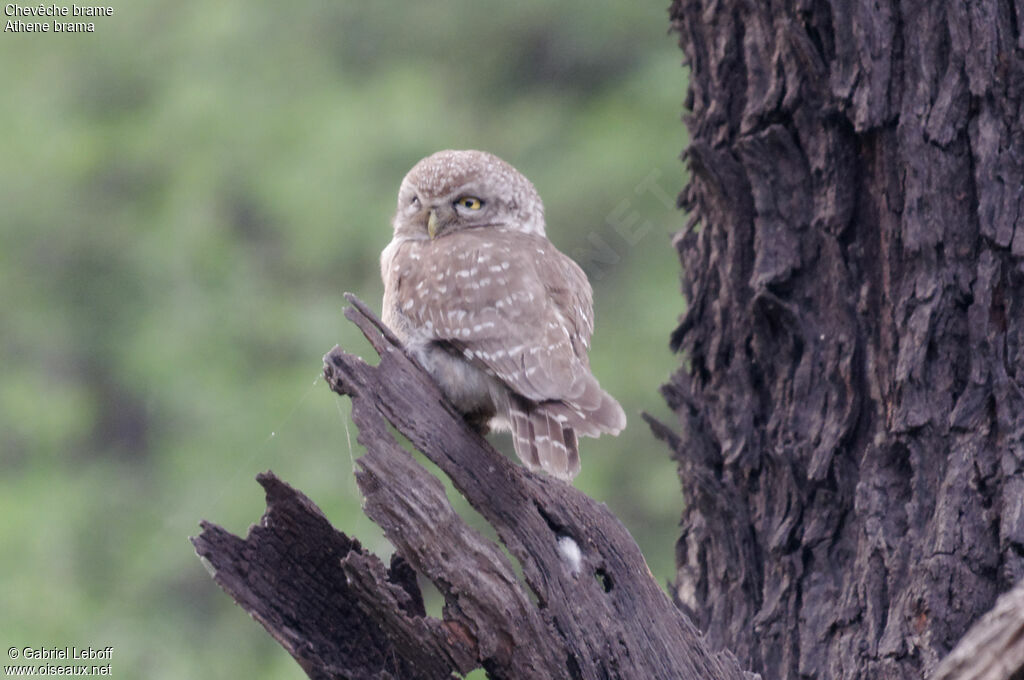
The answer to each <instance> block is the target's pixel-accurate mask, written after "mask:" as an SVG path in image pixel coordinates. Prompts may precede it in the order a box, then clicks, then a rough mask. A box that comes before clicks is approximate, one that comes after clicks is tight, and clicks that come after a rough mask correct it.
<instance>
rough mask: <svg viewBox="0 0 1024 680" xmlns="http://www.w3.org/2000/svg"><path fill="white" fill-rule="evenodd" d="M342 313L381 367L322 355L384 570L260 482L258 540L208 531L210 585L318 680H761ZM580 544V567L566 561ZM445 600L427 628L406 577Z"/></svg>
mask: <svg viewBox="0 0 1024 680" xmlns="http://www.w3.org/2000/svg"><path fill="white" fill-rule="evenodd" d="M349 299H350V300H351V301H352V302H353V304H354V307H353V308H350V309H349V310H346V316H348V317H349V319H351V320H352V321H354V322H355V323H356V324H357V325H359V327H360V328H361V329H362V331H363V333H364V334H365V335H366V337H367V338H368V339H369V340H370V342H371V344H372V345H373V346H374V348H375V349H376V350H377V352H378V353H379V354H380V357H381V359H380V363H379V364H378V365H377V366H370V365H368V364H366V363H365V362H364V361H363V360H362V359H360V358H358V357H355V356H353V355H351V354H348V353H346V352H343V351H342V350H340V349H339V348H335V349H334V350H332V351H331V352H330V353H329V354H328V355H327V356H326V357H324V373H325V376H326V377H327V380H328V382H329V384H330V386H331V388H332V389H333V390H335V391H336V392H338V393H339V394H344V395H348V396H350V397H351V398H352V418H353V420H354V421H355V423H356V425H357V426H358V428H359V442H360V443H361V444H363V445H364V446H365V447H366V454H365V455H364V456H362V457H361V458H359V459H358V461H357V462H358V465H359V468H360V469H359V471H358V472H357V475H356V476H357V481H358V484H359V487H360V489H361V491H362V492H363V495H364V496H365V499H366V502H365V506H364V507H365V511H366V513H367V515H368V516H369V517H370V518H372V519H373V520H374V521H375V522H377V523H378V524H379V525H380V526H381V528H382V529H383V530H384V533H385V535H386V536H387V537H388V539H389V540H390V541H391V543H392V544H393V545H394V546H395V550H396V555H398V556H400V557H396V558H395V559H393V560H392V565H391V568H390V569H386V568H385V567H384V565H383V564H382V563H381V561H380V560H379V559H377V558H375V557H374V556H373V555H369V554H367V553H365V552H364V551H362V550H361V549H360V547H359V544H358V543H357V542H355V541H353V540H352V539H349V538H348V537H346V536H344V535H343V534H340V533H338V532H336V531H334V530H333V529H332V528H331V527H330V525H329V524H328V523H327V521H326V520H325V519H324V518H323V516H322V515H321V514H320V513H319V511H318V510H317V509H316V508H315V506H313V505H312V503H310V502H309V501H308V499H306V498H305V497H303V496H301V495H300V494H297V493H296V492H294V491H293V490H291V489H290V488H288V487H287V486H286V485H284V484H283V483H282V482H280V481H279V480H277V479H276V478H274V477H272V476H269V475H264V476H262V477H261V480H260V481H261V483H262V484H263V485H264V487H265V488H266V490H267V499H268V510H267V513H266V514H265V515H264V517H263V520H262V522H261V523H260V525H259V526H256V527H253V528H252V530H251V531H250V534H249V537H248V538H247V539H246V540H244V541H243V540H242V539H240V538H237V537H234V536H231V535H230V534H228V533H227V532H225V531H224V530H222V529H220V528H218V527H216V526H213V525H210V524H204V531H203V533H202V534H201V535H200V536H199V537H198V538H196V539H195V544H196V548H197V551H198V552H199V554H200V555H201V556H202V557H204V558H205V559H206V560H207V562H208V563H209V564H211V565H212V568H213V570H214V578H215V579H216V580H217V582H218V583H219V584H220V585H221V586H222V587H223V588H224V589H225V590H227V591H228V592H229V593H230V594H231V595H232V597H234V598H235V600H236V601H237V602H238V603H239V604H240V605H241V606H242V607H243V608H245V609H246V610H247V611H249V612H250V613H251V614H252V615H253V616H254V617H255V618H256V619H257V620H258V621H260V622H261V623H262V624H263V625H264V626H265V627H266V628H267V630H268V631H269V632H270V633H271V634H272V635H273V636H274V637H275V638H276V639H277V640H278V641H280V642H281V643H282V644H283V645H284V646H285V648H286V649H288V651H289V652H291V653H292V655H293V656H295V658H296V659H297V660H298V661H299V663H300V664H301V665H302V666H303V668H304V669H306V672H307V674H309V676H310V677H312V678H391V677H395V678H441V677H448V676H449V675H450V674H451V673H453V672H466V671H468V670H469V669H471V668H474V667H476V666H477V665H480V666H482V667H483V668H485V669H486V670H487V672H488V675H489V676H490V677H492V678H521V679H526V678H545V679H547V678H553V679H554V678H566V679H570V678H571V679H581V678H587V679H590V678H594V679H597V678H623V679H626V678H637V679H641V678H642V679H644V680H647V679H649V678H683V679H694V680H696V679H697V678H712V677H713V678H725V679H736V680H740V679H742V678H750V677H751V676H750V675H747V674H744V673H743V672H742V671H741V669H740V667H739V665H738V664H737V662H736V660H735V658H734V657H732V656H731V655H729V654H728V653H710V652H709V651H708V649H707V647H706V645H705V643H704V641H703V640H702V639H701V637H700V635H699V634H698V633H697V632H696V630H695V629H694V627H693V626H692V624H691V623H690V622H689V620H687V618H686V617H685V615H683V614H682V613H681V612H680V611H679V610H678V609H677V608H676V607H674V606H673V604H672V601H671V600H670V599H669V598H668V597H667V596H666V594H665V593H664V592H663V591H662V590H661V588H660V587H659V585H658V583H657V582H656V581H655V580H654V578H653V577H652V576H651V573H650V571H649V570H648V569H647V565H646V563H645V562H644V559H643V556H642V555H641V554H640V551H639V549H638V548H637V546H636V544H635V543H634V542H633V540H632V538H631V537H630V535H629V533H628V532H627V531H626V529H625V527H623V526H622V524H621V523H620V522H619V521H618V520H617V519H616V518H615V517H614V516H613V515H612V514H611V513H610V512H609V511H608V509H607V508H606V507H605V506H604V505H602V504H600V503H597V502H595V501H594V500H592V499H591V498H589V497H587V496H586V495H585V494H583V493H581V492H580V491H577V490H576V489H575V488H573V487H572V486H571V485H569V484H567V483H565V482H562V481H559V480H556V479H553V478H551V477H546V476H541V475H537V474H533V473H530V472H528V471H527V470H525V469H524V468H522V467H520V466H518V465H516V464H515V463H513V462H511V461H509V460H508V459H506V458H505V457H504V456H502V455H501V454H500V453H498V452H497V451H496V450H495V449H494V448H492V447H491V446H490V445H489V444H488V443H487V441H486V440H485V439H483V438H482V437H481V436H480V435H479V434H478V433H477V432H476V431H475V430H473V429H472V428H471V427H469V426H468V425H467V424H466V422H465V421H464V420H463V418H462V417H461V416H459V415H458V414H457V413H456V412H455V411H454V410H452V408H451V407H450V406H448V405H447V403H446V402H445V401H444V400H443V398H442V397H441V394H440V392H439V391H438V388H437V386H436V385H435V384H434V383H433V381H432V380H431V379H430V377H429V376H428V375H427V374H426V373H425V372H423V370H422V369H421V368H420V367H419V366H418V365H417V364H415V363H414V362H413V361H412V360H410V359H409V358H408V357H407V356H406V355H405V353H404V352H403V351H402V349H401V346H400V344H399V343H398V341H397V340H396V339H395V338H394V337H393V336H392V335H391V334H390V333H389V332H388V331H387V330H386V329H385V328H384V327H383V326H381V324H380V322H379V321H378V320H376V318H375V317H373V315H372V314H371V313H370V312H369V310H367V309H366V308H365V307H364V306H363V305H362V304H361V303H359V302H358V301H357V300H355V299H354V298H353V297H351V296H350V297H349ZM389 425H390V426H394V428H395V429H397V431H398V432H399V433H401V434H402V435H404V436H405V437H407V438H408V440H409V441H410V442H411V443H412V444H413V446H415V447H416V448H417V449H419V450H420V451H422V452H423V453H424V454H425V455H426V456H427V457H428V458H429V459H430V460H431V461H433V462H434V463H435V464H437V466H438V467H440V468H441V470H442V471H443V472H444V473H445V474H447V475H448V476H449V477H450V478H451V480H452V482H453V483H454V485H455V487H456V488H457V489H458V490H459V491H460V492H461V493H462V494H463V496H465V498H466V499H467V500H468V501H469V503H470V504H471V505H472V506H473V507H474V508H476V510H477V511H478V512H479V513H480V514H481V515H482V516H483V517H484V519H486V520H487V521H488V522H489V523H490V524H491V525H492V526H493V527H494V529H495V531H496V532H497V534H498V536H499V538H500V540H501V542H502V543H503V544H504V546H505V547H506V548H507V549H508V552H509V553H510V554H511V556H512V557H513V558H514V559H516V560H517V561H518V563H519V565H520V567H521V569H522V578H523V581H524V582H525V583H524V582H521V581H520V579H519V577H518V576H517V574H516V571H515V569H514V568H513V565H512V564H511V563H510V561H509V559H508V558H507V557H506V556H505V554H504V553H503V552H502V550H501V548H500V547H499V546H498V545H496V544H495V543H493V542H491V541H489V540H487V539H485V538H483V537H482V536H481V535H480V534H479V533H477V532H476V531H475V530H473V529H472V528H470V527H469V526H468V525H467V524H466V523H465V522H464V521H463V520H462V518H460V517H459V516H458V515H457V514H456V513H455V512H454V511H453V509H452V507H451V505H450V504H449V502H448V499H447V497H446V495H445V491H444V488H443V486H442V485H441V483H440V481H439V480H438V479H437V478H436V477H434V476H433V475H432V474H430V473H429V472H428V471H427V470H426V469H424V468H423V467H422V466H421V465H419V464H418V463H417V462H416V461H415V460H414V459H413V458H412V456H411V455H410V454H409V452H408V451H407V450H406V449H405V448H403V447H402V446H401V445H400V444H399V443H398V441H396V439H395V436H394V434H393V433H392V430H391V429H390V427H389ZM573 546H575V548H576V549H577V550H578V557H573V556H572V550H571V548H572V547H573ZM410 567H411V568H412V569H414V570H415V572H416V573H418V574H420V575H422V576H424V577H426V578H428V579H430V580H431V581H432V582H433V583H434V585H436V586H437V588H438V589H439V590H440V591H441V593H442V594H443V595H444V597H445V602H446V606H445V610H444V620H443V621H438V620H435V619H432V618H429V617H426V616H425V615H424V613H423V607H422V599H421V596H420V594H419V590H418V588H417V587H416V584H415V579H414V578H412V577H411V576H410V574H411V572H410V571H409V568H410Z"/></svg>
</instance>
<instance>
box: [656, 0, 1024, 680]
mask: <svg viewBox="0 0 1024 680" xmlns="http://www.w3.org/2000/svg"><path fill="white" fill-rule="evenodd" d="M671 17H672V20H673V25H674V27H675V29H676V30H677V31H678V33H679V36H680V44H681V46H682V48H683V50H684V51H685V53H686V57H687V60H688V62H689V65H690V68H691V72H692V73H691V83H690V92H689V94H688V101H687V106H688V108H689V109H690V110H691V113H690V114H689V115H688V116H687V124H688V126H689V129H690V133H691V138H692V144H691V146H690V148H689V149H688V151H687V153H686V156H687V158H688V160H689V165H690V168H691V171H692V175H691V181H690V184H689V186H687V187H686V189H685V190H684V192H683V194H682V196H681V199H680V203H681V205H682V206H683V207H684V208H685V209H687V210H688V211H690V213H691V216H692V217H691V222H690V224H689V226H688V228H687V229H686V230H685V232H683V233H682V234H680V236H679V237H678V238H677V241H676V245H677V248H678V250H679V254H680V257H681V259H682V263H683V269H684V284H683V285H684V293H685V295H686V297H687V299H688V303H689V307H688V310H687V313H686V315H685V316H684V318H683V320H682V322H681V324H680V326H679V328H678V329H677V330H676V331H675V333H674V335H673V346H674V348H676V349H678V350H680V351H681V352H682V353H683V361H684V365H683V368H681V369H680V370H679V371H678V372H677V373H676V374H675V375H674V376H673V377H672V379H671V382H670V383H669V384H668V385H666V386H665V387H664V394H665V397H666V399H667V400H668V402H669V404H670V406H671V407H672V408H673V410H674V411H675V412H676V413H677V414H678V416H679V422H680V426H681V428H682V433H681V435H680V436H678V437H677V436H674V435H673V434H672V433H670V432H668V431H667V430H666V429H665V428H663V427H660V426H657V424H655V425H656V426H655V431H656V433H658V434H659V435H661V436H662V437H663V438H665V439H666V440H668V441H669V442H670V444H671V445H672V448H673V449H674V455H675V457H676V459H677V460H678V463H679V470H680V477H681V479H682V484H683V491H684V496H685V498H686V500H687V503H688V506H687V509H686V511H685V513H684V516H683V534H682V537H681V539H680V540H679V543H678V545H677V560H678V579H677V582H676V596H677V598H678V600H679V602H680V604H681V605H682V606H683V607H684V609H685V610H686V611H687V612H689V613H690V614H691V616H692V617H693V618H694V621H695V622H696V624H697V625H698V627H700V628H701V629H703V630H704V631H706V633H707V635H708V637H709V640H710V641H711V642H712V644H713V645H714V646H715V647H716V648H728V649H730V650H732V651H733V652H734V653H736V654H737V655H738V656H739V658H740V661H741V664H742V665H743V666H745V667H748V668H751V669H752V670H756V671H758V672H760V673H762V674H763V676H764V677H765V678H768V679H775V678H811V677H813V678H908V679H909V678H921V677H922V675H927V674H929V673H930V672H932V671H933V670H934V669H935V667H936V664H937V662H938V661H939V660H940V659H941V658H942V657H943V656H944V655H945V654H946V653H947V652H948V651H949V650H950V649H952V647H953V646H954V645H955V643H956V642H957V640H958V639H959V638H960V636H961V635H962V634H963V633H964V632H965V631H966V630H967V628H968V627H969V626H970V624H971V623H972V622H973V621H975V620H976V619H977V618H979V617H980V616H981V615H982V614H983V613H985V612H986V611H987V610H988V609H990V608H991V607H992V605H993V604H994V602H995V599H996V596H997V595H998V593H1000V592H1001V591H1004V590H1007V589H1008V588H1009V587H1010V586H1011V585H1012V584H1013V583H1014V582H1015V581H1017V580H1018V579H1020V578H1021V576H1024V505H1022V498H1024V475H1022V457H1024V444H1022V438H1024V390H1022V385H1024V188H1022V184H1024V133H1022V125H1021V123H1022V108H1021V106H1022V97H1024V38H1022V36H1021V33H1020V28H1019V26H1018V21H1019V20H1024V2H1022V0H1002V1H1000V2H996V1H994V0H979V1H977V2H971V3H965V2H948V3H946V2H935V3H929V2H918V3H902V4H899V3H891V2H886V1H884V0H883V1H881V2H878V1H877V0H871V1H870V2H869V1H867V0H842V1H834V2H827V1H825V0H802V1H799V2H793V3H779V2H771V3H755V2H740V1H738V0H675V2H673V4H672V7H671Z"/></svg>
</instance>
